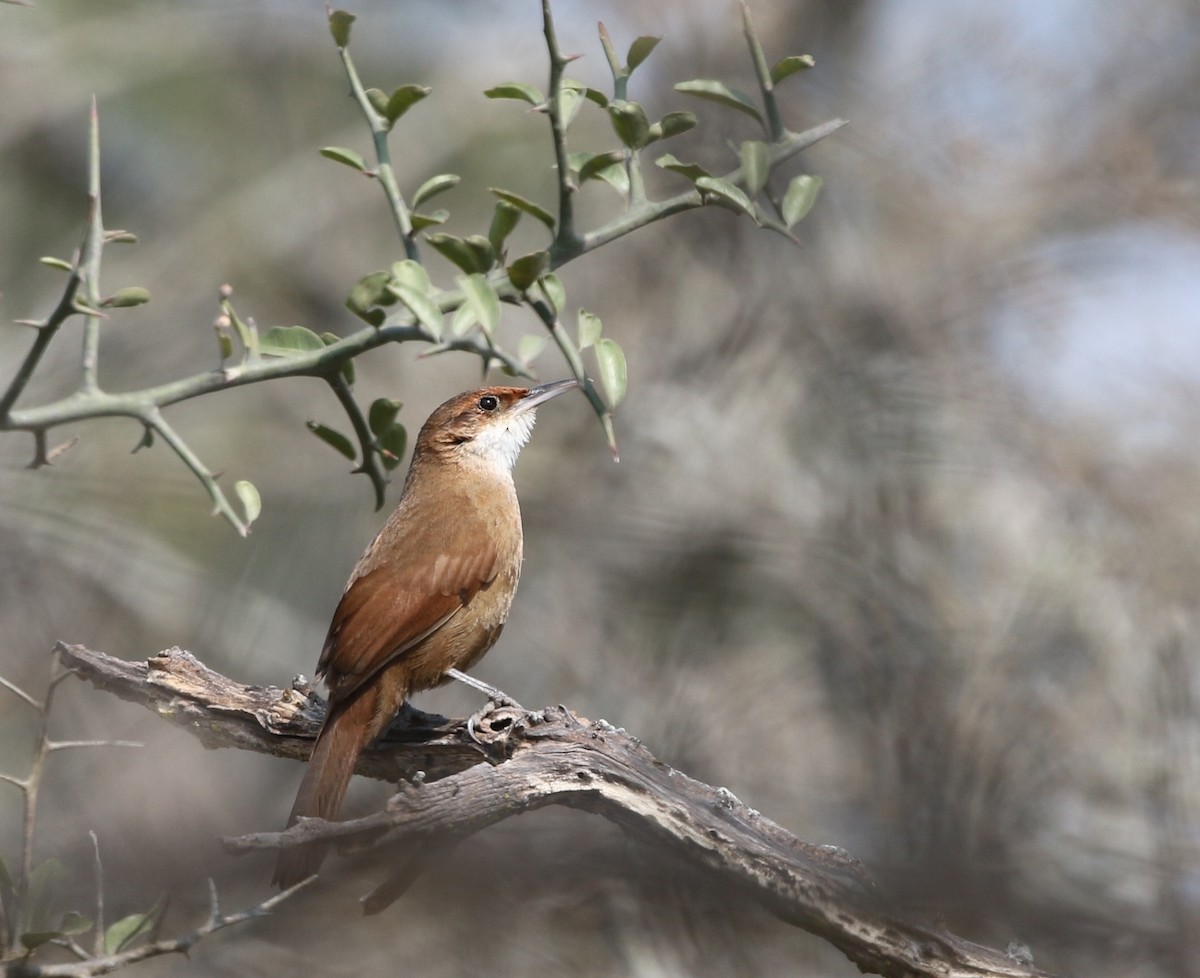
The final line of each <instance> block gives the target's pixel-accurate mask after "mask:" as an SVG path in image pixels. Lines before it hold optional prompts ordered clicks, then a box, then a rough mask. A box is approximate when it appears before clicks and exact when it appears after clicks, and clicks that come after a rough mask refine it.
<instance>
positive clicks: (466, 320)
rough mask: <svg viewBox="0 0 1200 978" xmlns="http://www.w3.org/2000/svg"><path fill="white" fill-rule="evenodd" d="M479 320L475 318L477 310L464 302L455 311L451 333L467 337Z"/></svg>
mask: <svg viewBox="0 0 1200 978" xmlns="http://www.w3.org/2000/svg"><path fill="white" fill-rule="evenodd" d="M478 321H479V320H477V319H476V318H475V310H474V309H472V308H471V306H470V305H469V304H468V303H467V302H466V301H464V302H463V304H462V305H461V306H459V307H458V308H457V309H456V310H454V318H453V319H451V320H450V331H451V332H452V333H453V334H454V335H455V336H466V335H467V333H469V332H470V331H471V327H472V326H474V325H475V324H476V323H477V322H478Z"/></svg>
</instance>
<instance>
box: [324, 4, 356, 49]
mask: <svg viewBox="0 0 1200 978" xmlns="http://www.w3.org/2000/svg"><path fill="white" fill-rule="evenodd" d="M354 20H355V17H354V14H349V13H346V11H344V10H331V11H330V12H329V33H330V34H332V35H333V43H334V44H336V45H337V46H338V47H339V48H344V47H346V46H347V45H348V44H349V43H350V25H351V24H353V23H354Z"/></svg>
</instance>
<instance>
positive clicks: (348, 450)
mask: <svg viewBox="0 0 1200 978" xmlns="http://www.w3.org/2000/svg"><path fill="white" fill-rule="evenodd" d="M305 424H306V425H307V427H308V430H309V431H311V432H312V433H313V434H314V435H316V436H317V437H318V438H320V439H321V441H323V442H325V444H326V445H332V446H333V447H334V448H335V449H337V450H338V451H339V452H341V453H342V454H343V455H345V456H346V458H348V459H350V461H351V462H353V461H354V460H355V459H356V458H357V457H358V453H357V452H356V451H355V450H354V443H353V442H352V441H350V439H349V438H347V437H346V436H345V435H343V434H342V433H341V432H340V431H335V430H334V429H333V428H330V427H329V426H328V425H323V424H321V423H320V422H319V421H307V422H305ZM113 926H114V927H115V926H116V924H114V925H113Z"/></svg>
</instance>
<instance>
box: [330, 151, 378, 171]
mask: <svg viewBox="0 0 1200 978" xmlns="http://www.w3.org/2000/svg"><path fill="white" fill-rule="evenodd" d="M321 155H322V156H324V157H325V158H326V159H329V160H334V161H336V162H338V163H343V164H345V165H346V166H348V167H350V168H351V169H352V170H358V172H359V173H366V172H367V161H366V160H364V159H363V158H362V154H360V153H356V152H354V150H352V149H346V148H345V147H344V146H325V147H322V149H321Z"/></svg>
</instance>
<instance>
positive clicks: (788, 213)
mask: <svg viewBox="0 0 1200 978" xmlns="http://www.w3.org/2000/svg"><path fill="white" fill-rule="evenodd" d="M820 191H821V178H820V177H814V176H810V175H809V174H803V173H802V174H801V175H800V176H798V177H793V178H792V182H791V183H789V184H788V188H787V193H785V194H784V195H783V206H782V207H781V208H780V209H781V210H782V211H783V223H784V224H785V225H786V226H787V227H789V228H790V227H791V226H792V225H793V224H796V223H797V222H798V221H800V220H802V219H803V218H804V216H805V215H806V214H808V212H809V211H811V210H812V208H813V204H815V203H816V202H817V194H818V193H820Z"/></svg>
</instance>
